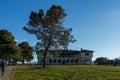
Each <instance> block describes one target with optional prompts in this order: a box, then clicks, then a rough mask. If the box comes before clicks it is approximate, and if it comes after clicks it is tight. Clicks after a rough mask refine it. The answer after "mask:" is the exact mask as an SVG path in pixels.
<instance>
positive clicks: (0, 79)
mask: <svg viewBox="0 0 120 80" xmlns="http://www.w3.org/2000/svg"><path fill="white" fill-rule="evenodd" d="M12 68H13V66H8V67H7V69H6V72H5V74H4V76H1V74H0V80H9V77H10V73H11V72H12Z"/></svg>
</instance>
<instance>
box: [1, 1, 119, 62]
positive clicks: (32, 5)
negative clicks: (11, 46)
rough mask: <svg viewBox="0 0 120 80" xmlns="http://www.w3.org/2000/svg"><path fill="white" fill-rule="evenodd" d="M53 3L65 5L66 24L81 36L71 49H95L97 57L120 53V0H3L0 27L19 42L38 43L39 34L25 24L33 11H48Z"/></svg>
mask: <svg viewBox="0 0 120 80" xmlns="http://www.w3.org/2000/svg"><path fill="white" fill-rule="evenodd" d="M53 4H56V5H61V6H62V7H63V8H64V9H65V12H66V13H67V17H66V18H65V21H64V23H63V24H64V27H66V28H72V29H73V32H72V34H73V35H74V37H75V39H76V40H77V41H76V42H75V43H70V44H69V47H68V48H69V49H71V50H80V49H81V48H83V49H88V50H92V51H95V52H94V53H93V60H95V59H96V58H97V57H107V58H109V59H114V58H116V57H120V0H0V19H1V20H0V30H1V29H7V30H9V31H10V32H11V33H12V34H13V36H14V37H15V40H16V41H17V42H18V43H21V42H22V41H28V42H29V44H30V45H31V46H35V44H36V41H37V40H36V37H35V36H34V35H30V34H28V33H27V32H26V31H24V30H23V27H24V26H25V25H26V24H27V23H28V21H29V15H30V13H31V11H34V12H38V11H39V10H40V9H43V10H45V11H47V10H48V9H49V8H50V7H51V6H52V5H53ZM34 56H35V58H34V61H37V59H36V55H35V54H34Z"/></svg>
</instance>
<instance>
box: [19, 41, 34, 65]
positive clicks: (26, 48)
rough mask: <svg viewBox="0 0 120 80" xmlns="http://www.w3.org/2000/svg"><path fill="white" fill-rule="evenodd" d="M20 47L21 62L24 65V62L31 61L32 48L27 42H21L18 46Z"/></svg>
mask: <svg viewBox="0 0 120 80" xmlns="http://www.w3.org/2000/svg"><path fill="white" fill-rule="evenodd" d="M18 45H19V46H20V47H21V60H22V63H23V64H24V61H27V62H29V61H31V60H32V59H33V53H32V52H33V48H32V47H31V46H30V45H29V43H28V42H26V41H23V42H21V43H20V44H18Z"/></svg>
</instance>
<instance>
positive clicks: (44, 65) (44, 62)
mask: <svg viewBox="0 0 120 80" xmlns="http://www.w3.org/2000/svg"><path fill="white" fill-rule="evenodd" d="M46 54H47V53H46V52H45V53H44V59H43V67H44V68H45V67H46Z"/></svg>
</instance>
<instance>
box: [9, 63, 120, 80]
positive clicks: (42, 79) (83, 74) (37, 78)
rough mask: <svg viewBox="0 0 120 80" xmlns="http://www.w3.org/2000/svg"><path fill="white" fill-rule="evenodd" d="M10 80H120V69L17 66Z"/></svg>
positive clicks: (111, 67) (76, 66)
mask: <svg viewBox="0 0 120 80" xmlns="http://www.w3.org/2000/svg"><path fill="white" fill-rule="evenodd" d="M10 80H120V67H116V66H115V67H114V66H95V65H58V66H57V65H56V66H48V67H47V68H45V69H44V68H42V66H16V67H14V69H13V72H12V74H11V78H10Z"/></svg>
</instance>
